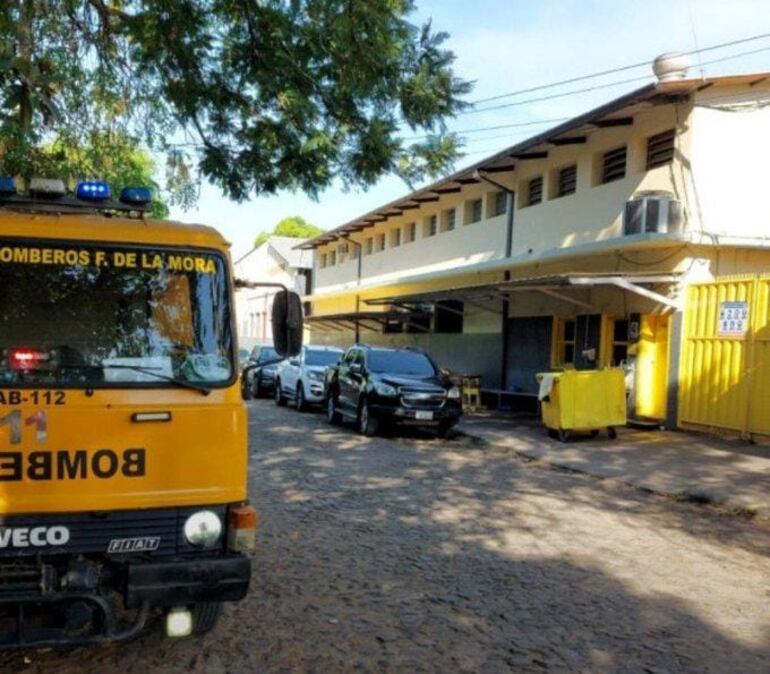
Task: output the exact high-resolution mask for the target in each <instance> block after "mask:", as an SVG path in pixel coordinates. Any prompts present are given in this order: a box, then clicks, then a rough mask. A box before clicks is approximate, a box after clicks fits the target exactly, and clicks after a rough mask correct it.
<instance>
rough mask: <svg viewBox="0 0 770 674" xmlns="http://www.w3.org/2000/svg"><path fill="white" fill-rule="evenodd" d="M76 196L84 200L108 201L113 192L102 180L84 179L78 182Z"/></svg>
mask: <svg viewBox="0 0 770 674" xmlns="http://www.w3.org/2000/svg"><path fill="white" fill-rule="evenodd" d="M75 196H76V197H77V198H78V199H83V200H84V201H106V200H107V199H109V198H110V197H111V196H112V192H111V191H110V186H109V185H108V184H107V183H105V182H103V181H101V180H84V181H82V182H79V183H78V187H77V189H76V190H75Z"/></svg>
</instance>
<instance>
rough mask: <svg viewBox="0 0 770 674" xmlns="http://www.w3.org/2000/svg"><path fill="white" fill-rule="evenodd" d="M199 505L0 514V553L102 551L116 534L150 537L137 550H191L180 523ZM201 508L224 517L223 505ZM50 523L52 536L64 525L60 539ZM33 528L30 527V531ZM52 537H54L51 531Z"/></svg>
mask: <svg viewBox="0 0 770 674" xmlns="http://www.w3.org/2000/svg"><path fill="white" fill-rule="evenodd" d="M200 509H201V508H199V507H193V508H162V509H160V508H159V509H155V510H125V511H120V510H118V511H105V512H90V513H61V514H48V513H47V514H45V515H10V516H7V517H3V518H2V520H0V558H9V557H17V558H18V557H23V556H32V555H40V554H43V555H52V554H85V553H106V552H107V548H108V547H109V545H110V542H111V541H113V540H116V539H144V540H150V539H153V546H152V547H156V549H154V550H153V549H151V550H149V551H143V552H142V554H143V555H151V556H158V555H173V554H180V553H196V552H198V551H199V549H198V548H194V547H193V546H191V545H190V544H189V543H187V541H186V540H185V538H184V533H183V531H182V528H183V527H184V523H185V520H186V519H187V517H188V516H189V515H190V514H191V513H193V512H195V511H197V510H200ZM206 509H207V510H213V511H214V512H216V513H217V514H218V515H219V516H220V517H221V518H222V521H223V523H224V522H225V517H226V512H225V510H226V508H225V506H213V507H209V506H207V507H206ZM52 528H55V529H56V532H57V536H61V535H62V528H65V529H66V531H67V534H68V537H67V541H66V543H63V544H51V542H50V541H49V540H48V539H47V536H46V532H48V531H49V530H51V529H52ZM33 530H35V531H34V533H33ZM15 532H16V535H15V536H14V534H15ZM53 538H54V540H55V539H56V537H53ZM154 539H159V540H157V541H156V540H154ZM33 540H34V542H33ZM40 543H42V544H40ZM155 544H157V545H155ZM223 545H224V544H223ZM116 556H118V555H116Z"/></svg>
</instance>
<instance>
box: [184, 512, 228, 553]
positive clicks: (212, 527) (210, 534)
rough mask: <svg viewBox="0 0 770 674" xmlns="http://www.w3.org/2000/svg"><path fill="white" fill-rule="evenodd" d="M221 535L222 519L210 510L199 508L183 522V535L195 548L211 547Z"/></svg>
mask: <svg viewBox="0 0 770 674" xmlns="http://www.w3.org/2000/svg"><path fill="white" fill-rule="evenodd" d="M221 536H222V520H220V519H219V515H217V514H216V513H215V512H212V511H211V510H199V511H198V512H197V513H193V514H192V515H190V516H189V517H188V518H187V521H186V522H185V523H184V537H185V538H186V539H187V542H188V543H189V544H190V545H194V546H195V547H196V548H213V547H214V546H215V545H216V544H217V542H218V541H219V539H220V537H221Z"/></svg>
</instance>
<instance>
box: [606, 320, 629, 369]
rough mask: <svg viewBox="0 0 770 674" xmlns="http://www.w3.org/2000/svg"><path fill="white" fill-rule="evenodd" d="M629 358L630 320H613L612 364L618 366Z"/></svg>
mask: <svg viewBox="0 0 770 674" xmlns="http://www.w3.org/2000/svg"><path fill="white" fill-rule="evenodd" d="M626 360H628V321H627V320H625V319H620V320H614V321H612V360H611V362H610V365H612V366H618V365H620V364H621V363H623V362H625V361H626Z"/></svg>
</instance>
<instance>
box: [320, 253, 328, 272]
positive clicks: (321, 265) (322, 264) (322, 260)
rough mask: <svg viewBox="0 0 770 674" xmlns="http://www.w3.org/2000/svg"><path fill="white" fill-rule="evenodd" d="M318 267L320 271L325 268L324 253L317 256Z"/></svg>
mask: <svg viewBox="0 0 770 674" xmlns="http://www.w3.org/2000/svg"><path fill="white" fill-rule="evenodd" d="M318 266H319V267H321V269H325V268H326V253H321V254H320V255H319V256H318Z"/></svg>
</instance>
